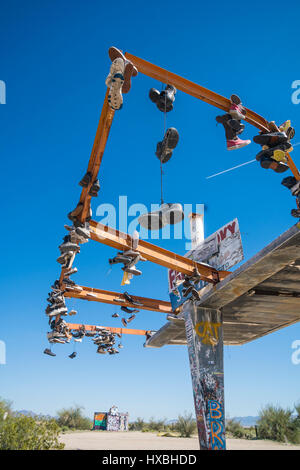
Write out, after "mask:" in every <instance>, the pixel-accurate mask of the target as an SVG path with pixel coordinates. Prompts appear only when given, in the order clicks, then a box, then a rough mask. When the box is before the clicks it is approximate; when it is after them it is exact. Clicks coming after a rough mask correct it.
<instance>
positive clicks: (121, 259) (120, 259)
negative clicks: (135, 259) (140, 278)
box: [108, 252, 131, 264]
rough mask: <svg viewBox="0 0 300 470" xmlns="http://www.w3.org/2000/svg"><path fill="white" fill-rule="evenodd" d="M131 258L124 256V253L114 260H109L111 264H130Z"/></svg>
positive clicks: (119, 253)
mask: <svg viewBox="0 0 300 470" xmlns="http://www.w3.org/2000/svg"><path fill="white" fill-rule="evenodd" d="M130 261H131V258H129V257H128V256H124V254H123V252H118V253H117V255H116V256H115V257H114V258H110V259H109V260H108V262H109V264H117V263H129V262H130Z"/></svg>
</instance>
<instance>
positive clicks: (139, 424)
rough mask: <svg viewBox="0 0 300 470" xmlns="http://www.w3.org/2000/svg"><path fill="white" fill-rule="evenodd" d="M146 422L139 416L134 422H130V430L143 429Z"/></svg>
mask: <svg viewBox="0 0 300 470" xmlns="http://www.w3.org/2000/svg"><path fill="white" fill-rule="evenodd" d="M145 425H146V423H145V421H144V420H143V419H142V418H137V420H136V421H134V422H133V423H129V431H142V430H143V428H144V427H145Z"/></svg>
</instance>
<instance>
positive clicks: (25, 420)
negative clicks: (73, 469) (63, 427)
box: [0, 399, 64, 450]
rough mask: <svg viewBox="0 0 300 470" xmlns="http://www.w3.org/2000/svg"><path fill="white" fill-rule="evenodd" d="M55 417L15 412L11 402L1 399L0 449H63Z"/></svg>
mask: <svg viewBox="0 0 300 470" xmlns="http://www.w3.org/2000/svg"><path fill="white" fill-rule="evenodd" d="M59 433H60V428H59V426H58V424H57V423H56V421H55V419H47V418H44V417H42V416H37V417H34V418H33V417H31V416H25V415H20V414H17V413H14V412H13V411H12V409H11V404H10V403H9V402H7V401H6V400H1V399H0V450H50V449H57V450H60V449H63V448H64V444H61V443H60V442H59V440H58V437H59Z"/></svg>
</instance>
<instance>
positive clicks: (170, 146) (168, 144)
mask: <svg viewBox="0 0 300 470" xmlns="http://www.w3.org/2000/svg"><path fill="white" fill-rule="evenodd" d="M178 140H179V134H178V131H177V129H175V127H169V129H167V130H166V133H165V136H164V138H163V140H162V141H161V142H158V144H157V147H156V153H155V155H156V156H157V158H158V159H159V160H160V161H161V162H162V163H166V162H167V161H169V160H170V158H171V157H172V154H173V150H174V148H175V147H176V145H177V144H178Z"/></svg>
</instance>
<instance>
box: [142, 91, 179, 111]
mask: <svg viewBox="0 0 300 470" xmlns="http://www.w3.org/2000/svg"><path fill="white" fill-rule="evenodd" d="M176 92H177V90H176V88H175V87H174V86H173V85H166V88H165V89H164V90H162V91H161V92H159V91H158V90H156V89H155V88H151V90H150V91H149V98H150V100H151V101H152V103H155V104H156V106H157V108H158V109H159V111H162V112H163V113H168V112H170V111H172V109H173V103H174V101H175V95H176Z"/></svg>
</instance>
